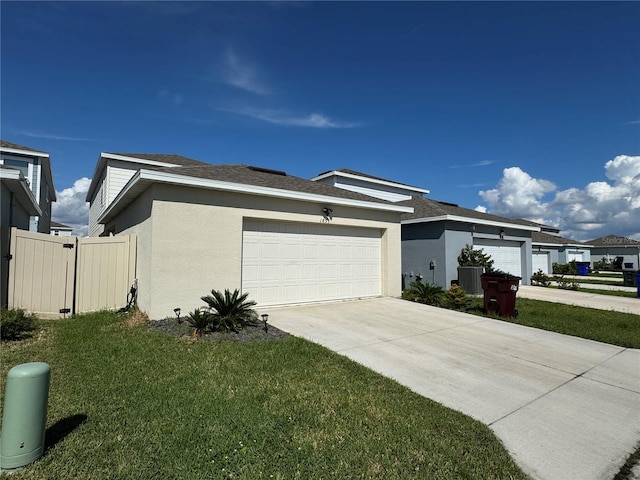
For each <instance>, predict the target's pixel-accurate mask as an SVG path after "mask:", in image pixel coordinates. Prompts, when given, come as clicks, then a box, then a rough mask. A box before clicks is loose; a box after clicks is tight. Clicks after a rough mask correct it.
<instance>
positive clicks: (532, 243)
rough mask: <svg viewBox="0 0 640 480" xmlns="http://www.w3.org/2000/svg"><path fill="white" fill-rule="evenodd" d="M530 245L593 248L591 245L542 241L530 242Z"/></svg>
mask: <svg viewBox="0 0 640 480" xmlns="http://www.w3.org/2000/svg"><path fill="white" fill-rule="evenodd" d="M531 246H532V247H556V248H560V247H570V248H585V249H586V248H593V247H592V246H591V245H576V244H575V243H544V242H531Z"/></svg>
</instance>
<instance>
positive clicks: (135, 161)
mask: <svg viewBox="0 0 640 480" xmlns="http://www.w3.org/2000/svg"><path fill="white" fill-rule="evenodd" d="M107 155H108V157H107ZM125 157H126V158H125ZM151 158H153V159H154V160H152V161H153V162H156V163H155V164H151V163H149V160H150V159H151ZM160 158H163V160H164V161H158V159H160ZM111 160H117V161H118V164H117V168H114V169H113V170H111V172H113V171H116V172H117V173H119V174H120V173H122V172H123V171H127V170H128V171H132V172H133V173H132V175H131V177H130V179H129V180H128V181H127V182H125V184H124V185H123V186H122V188H121V190H120V191H119V192H115V194H113V196H114V199H113V201H109V202H105V204H106V205H105V207H101V208H100V209H98V208H97V207H96V205H95V204H96V203H100V202H101V195H100V194H99V192H100V189H101V188H106V187H105V185H106V186H109V187H111V186H112V185H113V183H112V182H111V179H110V178H109V176H110V173H111V172H110V171H109V164H110V161H111ZM186 160H189V159H184V157H179V160H176V159H175V158H174V161H173V163H174V164H177V163H178V161H182V162H184V163H189V164H190V165H187V166H166V167H163V166H160V165H158V163H172V162H171V161H169V159H167V158H166V157H162V156H150V155H144V154H143V155H136V154H124V155H123V154H103V155H102V156H101V158H100V160H99V165H98V168H96V172H97V174H98V176H99V177H98V178H99V181H97V182H95V183H92V187H91V188H90V191H89V196H88V198H89V200H90V202H91V203H92V205H91V211H94V212H96V213H95V214H94V215H95V216H94V218H93V221H94V222H95V224H97V225H101V226H104V227H105V228H104V231H105V232H109V233H110V234H114V235H120V234H135V235H136V236H137V241H138V250H137V251H138V258H137V271H138V304H139V305H140V307H141V308H142V309H143V310H145V311H147V313H148V314H149V315H150V316H151V318H163V317H166V316H168V315H173V309H174V308H177V307H179V308H181V309H182V311H183V312H184V313H185V314H186V313H187V311H188V310H193V309H195V308H198V307H200V306H202V305H203V303H202V302H201V301H200V297H201V296H203V295H206V294H207V293H209V291H210V290H211V289H218V290H223V289H226V288H229V289H231V290H233V289H235V288H239V289H241V290H242V291H244V292H248V293H249V298H250V299H252V300H255V301H257V302H258V305H259V306H261V307H264V306H268V305H282V304H290V303H303V302H317V301H329V300H340V299H350V298H360V297H371V296H379V295H384V296H399V295H400V293H401V251H400V216H401V215H402V214H403V213H410V212H411V211H412V209H411V208H410V207H406V206H401V205H397V204H394V203H391V202H387V201H385V200H380V199H376V198H372V197H370V196H366V195H363V194H360V193H356V192H350V191H346V190H342V189H339V188H335V187H332V186H328V185H323V184H321V183H318V182H311V181H309V180H305V179H302V178H298V177H293V176H290V175H287V174H286V173H284V172H280V171H275V170H269V169H264V168H259V167H251V166H246V165H210V164H204V163H202V162H197V161H195V160H189V162H186ZM145 162H146V163H145ZM125 164H126V165H125ZM112 166H113V167H116V165H115V164H114V165H112ZM105 169H106V178H103V177H101V175H102V171H103V170H105ZM107 198H109V197H107ZM98 212H99V213H98ZM100 229H101V228H94V229H93V232H94V233H93V234H94V235H95V234H96V233H95V232H97V231H98V230H100Z"/></svg>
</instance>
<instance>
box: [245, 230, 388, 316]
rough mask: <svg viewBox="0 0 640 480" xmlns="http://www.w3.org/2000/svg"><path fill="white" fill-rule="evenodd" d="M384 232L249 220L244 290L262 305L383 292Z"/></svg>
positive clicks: (344, 297) (342, 297)
mask: <svg viewBox="0 0 640 480" xmlns="http://www.w3.org/2000/svg"><path fill="white" fill-rule="evenodd" d="M381 257H382V255H381V232H380V230H378V229H366V228H359V227H343V226H334V225H314V224H289V223H284V222H283V223H277V222H259V221H245V226H244V231H243V258H242V288H243V291H246V292H249V294H250V296H251V298H252V299H254V300H255V301H257V302H258V303H259V304H261V305H269V304H271V305H278V304H286V303H302V302H314V301H323V300H334V299H346V298H354V297H361V296H376V295H380V294H381V290H382V288H381V283H382V282H381V273H382V269H381V260H380V259H381Z"/></svg>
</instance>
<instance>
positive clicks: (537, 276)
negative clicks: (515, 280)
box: [531, 269, 551, 287]
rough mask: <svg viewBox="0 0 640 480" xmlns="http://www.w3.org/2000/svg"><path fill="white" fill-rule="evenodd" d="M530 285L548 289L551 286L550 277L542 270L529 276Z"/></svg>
mask: <svg viewBox="0 0 640 480" xmlns="http://www.w3.org/2000/svg"><path fill="white" fill-rule="evenodd" d="M531 284H532V285H539V286H541V287H548V286H549V285H551V277H549V275H546V274H545V273H544V272H543V271H542V269H540V270H538V271H537V272H536V273H534V274H533V275H531Z"/></svg>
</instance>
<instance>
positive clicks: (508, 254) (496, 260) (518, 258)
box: [473, 239, 522, 277]
mask: <svg viewBox="0 0 640 480" xmlns="http://www.w3.org/2000/svg"><path fill="white" fill-rule="evenodd" d="M473 246H474V248H481V249H482V250H483V252H484V253H486V254H487V255H490V256H491V259H492V260H493V268H495V269H497V270H502V271H503V272H507V273H510V274H511V275H516V276H518V277H521V276H522V249H521V248H520V242H510V241H507V240H486V239H478V240H474V242H473Z"/></svg>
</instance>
